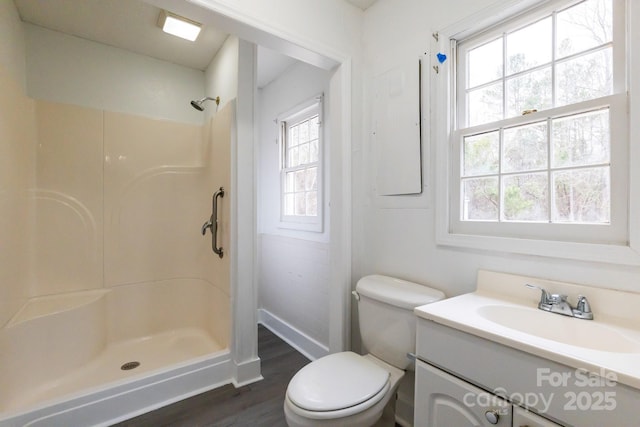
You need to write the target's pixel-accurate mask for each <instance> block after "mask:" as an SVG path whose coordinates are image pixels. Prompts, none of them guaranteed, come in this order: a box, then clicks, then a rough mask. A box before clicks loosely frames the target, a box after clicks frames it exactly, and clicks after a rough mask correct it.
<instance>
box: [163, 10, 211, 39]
mask: <svg viewBox="0 0 640 427" xmlns="http://www.w3.org/2000/svg"><path fill="white" fill-rule="evenodd" d="M158 27H160V28H162V31H164V32H165V33H168V34H172V35H174V36H177V37H180V38H183V39H185V40H189V41H195V40H196V39H197V38H198V34H200V30H201V29H202V24H201V23H199V22H196V21H192V20H191V19H187V18H184V17H182V16H180V15H176V14H175V13H171V12H168V11H166V10H163V11H161V12H160V16H159V17H158Z"/></svg>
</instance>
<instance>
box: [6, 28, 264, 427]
mask: <svg viewBox="0 0 640 427" xmlns="http://www.w3.org/2000/svg"><path fill="white" fill-rule="evenodd" d="M30 31H31V32H32V33H33V34H31V37H36V36H37V33H39V32H42V30H40V29H37V28H32V29H31V30H30ZM34 34H35V35H34ZM47 34H48V33H47ZM56 37H58V38H61V37H62V36H60V35H57V36H56V35H54V36H51V37H49V38H51V39H55V38H56ZM43 43H44V42H43ZM69 43H85V44H86V43H91V42H88V41H81V42H80V41H71V42H69ZM236 47H237V42H236ZM92 49H93V50H94V51H96V50H99V49H98V48H95V47H92ZM100 49H102V48H100ZM104 49H106V48H104ZM109 49H112V48H109ZM110 52H113V51H110ZM96 55H97V54H96ZM123 55H124V54H123ZM110 59H112V57H110ZM145 60H147V59H145ZM61 61H62V60H61ZM32 62H33V61H32ZM48 72H51V73H53V72H52V71H51V70H50V69H47V70H43V73H48ZM47 77H49V76H47ZM18 80H19V79H17V78H16V75H15V73H13V74H12V73H11V72H10V70H8V69H7V67H5V66H4V62H0V242H1V245H2V247H1V249H2V253H1V254H0V426H14V425H20V426H22V425H29V426H52V425H64V426H74V425H101V424H102V425H107V424H109V423H112V422H114V421H117V420H118V419H124V418H128V417H130V416H134V415H136V414H138V413H141V412H144V411H146V410H149V409H151V408H153V407H157V406H159V405H162V404H166V403H169V402H171V401H176V400H179V399H182V398H185V397H187V396H190V395H194V394H197V393H200V392H202V391H204V390H207V389H212V388H215V387H217V386H220V385H223V384H228V383H230V382H232V381H233V382H237V381H236V380H237V378H236V376H237V375H236V374H237V372H236V371H237V370H238V367H237V362H236V361H235V360H234V356H233V348H232V344H233V339H232V331H233V329H232V322H231V319H232V308H231V301H232V295H233V289H232V286H231V280H232V275H233V273H232V268H233V266H232V263H233V262H234V256H233V250H228V249H229V248H231V249H233V247H234V245H235V244H234V243H233V242H232V235H233V217H232V215H233V200H234V199H233V192H234V190H235V189H234V181H233V179H232V161H233V159H232V147H233V145H234V141H235V138H236V122H237V120H236V114H237V113H236V110H237V109H236V102H235V100H233V99H230V100H229V99H222V101H223V102H222V103H220V105H219V106H217V105H213V104H210V105H211V106H212V108H210V109H208V110H209V111H205V113H201V112H197V111H193V109H192V108H191V106H189V101H190V98H191V97H187V96H185V97H184V98H182V99H179V100H176V102H180V103H181V104H182V106H183V107H184V109H186V110H188V111H189V114H195V115H198V117H197V120H192V122H191V123H189V122H185V121H180V120H172V119H165V118H157V117H156V118H154V117H149V116H145V115H141V114H136V113H132V112H126V111H117V110H114V109H109V108H96V107H95V106H85V105H79V104H74V103H72V102H57V101H52V100H44V99H41V98H39V97H37V96H34V97H32V96H30V94H29V93H28V91H26V90H25V88H24V86H23V85H21V84H20V82H19V81H18ZM97 84H99V82H96V85H97ZM106 90H107V91H108V90H110V89H106ZM114 90H115V89H114ZM119 90H121V89H119ZM214 100H215V99H214ZM201 101H204V100H201ZM219 101H220V99H219V98H218V102H219ZM194 102H195V101H194ZM218 102H217V103H216V104H218ZM198 105H199V106H200V108H199V109H200V110H201V109H202V107H203V106H202V102H200V104H198ZM207 106H208V105H207ZM180 108H182V107H180ZM207 112H208V113H209V114H208V115H206V116H204V114H206V113H207ZM204 117H206V120H203V118H204ZM197 121H200V122H201V123H202V124H197V123H193V122H197ZM221 187H222V188H224V191H225V192H226V194H225V195H224V197H214V200H216V199H217V200H216V202H217V209H216V211H217V212H216V215H215V216H211V215H212V205H211V202H212V196H213V194H214V193H215V192H216V191H218V190H219V189H220V188H221ZM218 196H220V195H218ZM207 220H209V221H211V222H212V226H211V227H210V228H211V229H212V231H213V224H215V228H216V229H217V236H216V238H215V241H214V242H213V244H214V247H215V248H218V247H221V248H224V256H219V255H217V254H216V253H214V252H213V251H212V239H211V237H212V236H204V237H203V235H202V234H201V231H206V230H202V229H201V226H202V223H203V221H207ZM234 364H235V365H234ZM258 376H259V363H258Z"/></svg>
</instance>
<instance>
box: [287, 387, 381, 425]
mask: <svg viewBox="0 0 640 427" xmlns="http://www.w3.org/2000/svg"><path fill="white" fill-rule="evenodd" d="M389 387H390V384H389V381H387V383H386V384H385V385H384V387H383V388H382V389H381V390H380V391H379V392H378V393H377V394H375V395H374V396H373V397H372V398H371V399H369V400H366V401H364V402H362V403H360V404H358V405H355V406H350V407H347V408H343V409H338V410H335V411H309V410H307V409H304V408H301V407H299V406H298V405H296V404H295V403H293V402H292V401H291V399H290V398H289V395H288V394H287V396H286V397H285V400H286V402H287V403H289V405H288V407H289V409H291V411H292V412H294V413H295V414H297V415H299V416H301V417H304V418H306V419H312V420H335V419H337V418H345V417H349V416H351V415H356V414H360V413H362V412H364V411H366V410H367V409H369V408H371V407H373V406H375V405H376V403H378V402H380V401H381V400H382V399H383V398H384V397H385V395H386V394H387V392H388V391H389Z"/></svg>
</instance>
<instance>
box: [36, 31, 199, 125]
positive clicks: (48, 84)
mask: <svg viewBox="0 0 640 427" xmlns="http://www.w3.org/2000/svg"><path fill="white" fill-rule="evenodd" d="M25 28H26V40H27V41H26V43H27V73H26V75H27V87H28V94H29V96H30V97H32V98H35V99H43V100H47V101H54V102H60V103H64V104H74V105H79V106H83V107H91V108H96V109H103V110H107V111H112V112H122V113H130V114H137V115H142V116H147V117H152V118H157V119H167V120H174V121H179V122H184V123H193V124H202V123H203V119H204V117H203V115H202V113H200V112H198V111H196V110H195V109H193V108H192V107H191V105H190V101H191V100H192V99H197V98H202V96H203V95H202V94H203V93H204V73H203V72H202V71H200V70H194V69H191V68H187V67H183V66H179V65H175V64H171V63H169V62H164V61H160V60H158V59H154V58H151V57H148V56H143V55H139V54H136V53H132V52H128V51H126V50H123V49H119V48H115V47H111V46H107V45H104V44H100V43H95V42H92V41H89V40H85V39H81V38H78V37H74V36H69V35H66V34H62V33H59V32H56V31H51V30H48V29H45V28H42V27H38V26H35V25H30V24H25Z"/></svg>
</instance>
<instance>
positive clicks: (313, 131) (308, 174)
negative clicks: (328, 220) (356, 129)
mask: <svg viewBox="0 0 640 427" xmlns="http://www.w3.org/2000/svg"><path fill="white" fill-rule="evenodd" d="M279 123H280V147H281V167H280V171H281V225H282V226H283V227H287V228H296V229H301V230H309V231H322V185H321V184H322V183H321V177H322V97H321V96H318V97H316V98H314V99H313V100H311V101H309V102H307V103H305V104H303V105H302V106H299V107H297V108H296V109H295V110H294V111H293V112H290V113H287V114H286V115H284V116H283V117H281V118H280V120H279Z"/></svg>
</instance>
